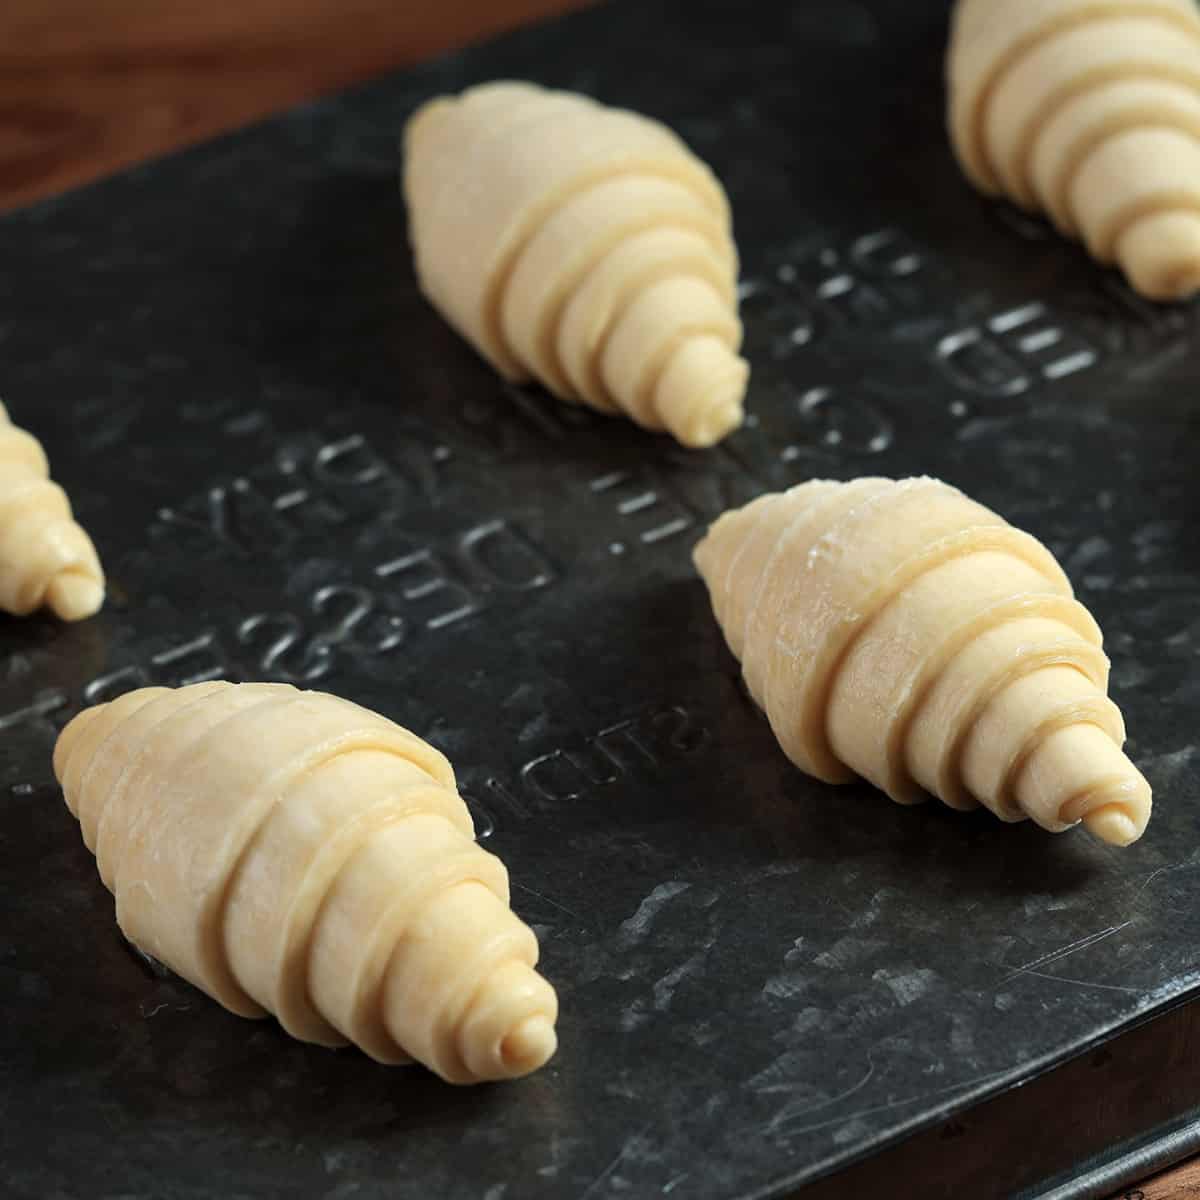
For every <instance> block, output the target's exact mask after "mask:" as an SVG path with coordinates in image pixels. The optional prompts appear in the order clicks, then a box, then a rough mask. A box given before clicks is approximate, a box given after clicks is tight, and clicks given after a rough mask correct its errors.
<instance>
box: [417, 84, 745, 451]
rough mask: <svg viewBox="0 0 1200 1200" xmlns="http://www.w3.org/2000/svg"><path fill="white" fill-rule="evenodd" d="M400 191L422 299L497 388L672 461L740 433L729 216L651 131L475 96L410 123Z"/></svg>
mask: <svg viewBox="0 0 1200 1200" xmlns="http://www.w3.org/2000/svg"><path fill="white" fill-rule="evenodd" d="M404 189H405V195H406V198H407V201H408V211H409V224H410V236H411V240H412V245H413V251H414V255H415V258H416V267H417V276H418V279H419V280H420V283H421V287H422V289H423V291H424V292H425V294H426V295H427V296H428V297H429V299H430V300H431V301H432V302H433V303H434V305H436V306H437V308H438V309H439V310H440V311H441V312H442V314H443V315H444V316H445V317H446V319H447V320H448V321H449V322H450V323H451V324H452V325H453V326H454V327H455V328H456V329H457V330H458V331H459V333H461V334H462V335H463V337H465V338H466V339H467V340H468V341H469V342H471V343H472V344H473V345H474V346H475V347H476V349H477V350H478V351H479V352H480V353H481V354H482V355H483V356H484V357H485V358H487V359H488V360H489V361H490V362H491V363H492V364H493V365H494V366H495V367H496V369H497V370H498V371H500V372H501V374H503V375H504V376H505V377H506V378H508V379H511V380H517V381H522V380H528V379H536V380H538V381H539V382H541V383H542V384H544V385H545V386H546V387H547V388H548V389H549V390H550V391H551V392H553V393H554V394H555V395H556V396H558V397H560V398H561V399H564V400H573V401H581V402H583V403H585V404H588V405H590V406H591V407H593V408H596V409H599V410H601V411H604V412H620V413H624V414H625V415H626V416H627V417H629V418H631V419H632V420H634V421H636V422H637V423H638V424H639V425H642V426H644V427H645V428H647V429H654V430H664V429H665V430H669V431H670V432H671V433H672V434H674V436H675V437H676V438H678V440H679V441H680V442H682V443H683V444H684V445H687V446H710V445H712V444H713V443H714V442H717V441H719V440H720V439H721V438H723V437H724V436H725V435H726V434H727V433H729V432H730V431H731V430H733V429H735V428H736V427H737V426H738V425H740V424H741V421H742V415H743V414H742V402H743V398H744V396H745V391H746V382H747V379H748V377H749V367H748V366H747V364H746V362H745V361H744V360H743V359H742V358H740V357H739V356H738V349H739V347H740V346H741V340H742V327H741V323H740V322H739V320H738V315H737V271H738V263H737V250H736V247H735V246H734V243H733V238H732V234H731V231H730V216H729V203H728V200H727V199H726V196H725V193H724V191H723V190H722V188H721V185H720V183H719V182H718V181H717V179H716V177H715V176H714V175H713V173H712V172H711V171H710V170H709V169H708V167H706V166H705V165H704V164H703V163H702V162H701V161H700V160H699V159H698V158H696V156H695V155H694V154H692V153H691V151H690V150H688V148H687V147H686V146H685V145H684V143H683V142H682V141H681V140H680V139H679V138H678V137H677V136H676V135H675V134H674V133H672V132H671V131H670V130H669V129H667V128H666V126H664V125H661V124H659V123H658V122H657V121H652V120H650V119H648V118H647V117H643V116H639V115H638V114H636V113H632V112H627V111H625V110H623V109H615V108H607V107H605V106H603V105H601V104H597V103H596V102H595V101H593V100H590V99H588V98H587V97H585V96H578V95H574V94H573V93H570V92H555V91H547V90H545V89H543V88H540V87H537V86H536V85H534V84H530V83H518V82H500V83H490V84H483V85H481V86H479V87H475V88H471V89H469V90H468V91H465V92H463V93H462V94H461V95H459V96H455V97H443V98H439V99H437V100H433V101H430V102H429V103H428V104H426V105H424V106H423V107H422V108H420V109H419V110H418V111H417V112H416V113H415V114H414V116H413V117H412V119H411V120H410V121H409V123H408V126H407V128H406V129H405V134H404Z"/></svg>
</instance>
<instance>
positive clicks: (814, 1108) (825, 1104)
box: [767, 1051, 875, 1133]
mask: <svg viewBox="0 0 1200 1200" xmlns="http://www.w3.org/2000/svg"><path fill="white" fill-rule="evenodd" d="M874 1074H875V1060H874V1059H873V1058H872V1057H871V1054H870V1052H869V1051H868V1052H867V1070H866V1074H865V1075H863V1077H862V1078H861V1079H860V1080H859V1081H858V1082H857V1083H854V1084H852V1085H851V1086H850V1087H848V1088H847V1089H846V1090H845V1091H844V1092H839V1093H838V1095H836V1096H831V1097H830V1098H829V1099H828V1100H821V1101H819V1102H818V1103H816V1104H809V1105H806V1106H805V1107H804V1108H801V1109H798V1110H796V1111H794V1112H788V1111H787V1110H786V1109H785V1110H784V1111H783V1112H782V1113H780V1114H778V1115H777V1116H776V1117H775V1118H774V1120H772V1121H771V1123H770V1124H769V1125H768V1126H767V1129H768V1131H769V1132H771V1133H775V1132H776V1131H777V1130H778V1129H779V1128H780V1126H784V1125H787V1124H788V1122H790V1121H794V1120H795V1119H796V1118H797V1117H807V1116H809V1115H810V1114H811V1113H815V1112H820V1111H821V1110H822V1109H825V1108H832V1107H833V1105H835V1104H841V1102H842V1101H843V1100H848V1099H849V1098H850V1097H851V1096H853V1095H854V1094H855V1092H861V1091H862V1090H863V1088H865V1087H866V1086H867V1084H868V1083H870V1082H871V1079H872V1077H873V1076H874ZM801 1132H803V1131H801Z"/></svg>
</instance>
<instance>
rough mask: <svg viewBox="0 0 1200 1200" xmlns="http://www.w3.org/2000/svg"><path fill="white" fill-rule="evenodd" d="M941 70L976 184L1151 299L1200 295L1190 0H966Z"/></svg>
mask: <svg viewBox="0 0 1200 1200" xmlns="http://www.w3.org/2000/svg"><path fill="white" fill-rule="evenodd" d="M947 73H948V76H949V91H950V130H951V137H952V140H953V142H954V148H955V151H956V153H957V155H958V158H959V161H960V162H961V164H962V167H963V170H964V171H965V172H966V173H967V175H968V176H969V177H970V179H971V181H972V182H973V183H974V184H975V185H976V187H978V188H980V189H981V190H983V191H985V192H989V193H999V192H1003V193H1005V194H1006V195H1008V196H1009V197H1010V198H1011V199H1012V200H1014V201H1015V202H1016V203H1018V204H1020V205H1022V206H1023V207H1025V208H1028V209H1041V210H1043V211H1045V212H1046V213H1047V214H1048V215H1049V216H1050V217H1051V219H1052V220H1053V221H1054V223H1055V224H1056V225H1057V226H1058V228H1059V229H1060V230H1061V231H1062V232H1063V233H1065V234H1069V235H1076V234H1077V235H1079V236H1081V237H1082V238H1083V240H1084V242H1085V243H1086V244H1087V247H1088V250H1089V251H1090V252H1091V253H1092V254H1093V255H1094V256H1095V257H1096V258H1098V259H1099V260H1100V261H1101V262H1105V263H1108V262H1112V261H1114V260H1115V261H1116V262H1117V263H1119V264H1120V266H1121V268H1122V270H1124V272H1125V274H1126V275H1127V276H1128V278H1129V281H1130V283H1132V285H1133V286H1134V287H1135V288H1136V289H1137V290H1138V291H1140V292H1142V293H1143V294H1145V295H1147V296H1150V297H1152V298H1154V299H1156V300H1170V299H1176V298H1179V297H1183V296H1187V295H1190V294H1191V293H1192V292H1194V291H1195V290H1196V289H1197V288H1200V140H1198V139H1200V13H1198V12H1197V10H1196V5H1195V3H1194V2H1193V0H1110V2H1101V0H958V7H957V8H956V10H955V14H954V27H953V33H952V36H951V41H950V52H949V57H948V62H947Z"/></svg>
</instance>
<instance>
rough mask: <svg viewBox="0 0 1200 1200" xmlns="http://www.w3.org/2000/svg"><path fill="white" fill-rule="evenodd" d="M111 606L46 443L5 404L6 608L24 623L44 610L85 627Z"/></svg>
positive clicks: (2, 528) (2, 545)
mask: <svg viewBox="0 0 1200 1200" xmlns="http://www.w3.org/2000/svg"><path fill="white" fill-rule="evenodd" d="M103 603H104V572H103V570H102V569H101V567H100V559H99V558H98V557H97V555H96V548H95V546H93V545H92V541H91V538H89V537H88V535H87V534H86V533H85V532H84V531H83V529H82V528H81V526H80V525H79V524H78V522H77V521H76V520H75V518H74V516H73V515H72V513H71V502H70V500H68V499H67V494H66V492H64V491H63V490H62V488H61V487H59V486H58V484H56V483H54V482H53V481H52V480H51V479H50V466H49V463H48V462H47V461H46V454H45V451H44V450H43V449H42V444H41V443H40V442H39V441H38V440H37V438H35V437H34V436H33V434H31V433H27V432H26V431H25V430H24V429H18V428H17V426H15V425H14V424H13V423H12V421H11V420H10V418H9V415H8V410H7V409H6V408H5V407H4V405H3V404H0V609H3V610H4V611H5V612H9V613H12V614H13V616H17V617H24V616H27V615H28V614H29V613H31V612H33V611H34V610H35V609H38V608H41V607H42V606H43V605H45V606H46V607H47V608H49V609H50V610H51V611H52V612H53V613H54V614H55V615H56V616H58V617H60V618H61V619H62V620H64V621H79V620H82V619H83V618H84V617H90V616H92V615H93V614H94V613H96V612H98V611H99V609H100V606H101V605H102V604H103Z"/></svg>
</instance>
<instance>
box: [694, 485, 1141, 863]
mask: <svg viewBox="0 0 1200 1200" xmlns="http://www.w3.org/2000/svg"><path fill="white" fill-rule="evenodd" d="M695 558H696V565H697V567H698V568H699V571H700V574H701V575H702V576H703V578H704V581H705V583H706V584H707V586H708V590H709V593H710V595H711V598H712V604H713V609H714V611H715V613H716V617H717V620H718V622H719V623H720V625H721V628H722V630H723V631H724V634H725V638H726V640H727V642H728V643H729V647H730V649H731V650H732V651H733V653H734V654H735V655H736V656H737V658H738V659H739V660H740V661H741V664H742V671H743V673H744V675H745V679H746V683H747V686H748V687H749V690H750V692H751V694H752V695H753V697H754V699H755V700H756V701H757V703H758V704H759V705H760V706H761V707H762V708H763V709H765V711H766V714H767V717H768V718H769V720H770V722H771V727H772V729H773V730H774V732H775V735H776V737H777V738H778V739H779V742H780V744H781V746H782V747H783V749H784V751H785V752H786V753H787V755H788V757H789V758H790V759H791V760H792V761H793V762H794V763H795V764H796V765H797V766H799V767H800V768H801V769H802V770H804V771H807V772H808V773H809V774H811V775H815V776H816V777H817V778H818V779H823V780H826V781H828V782H830V783H842V782H846V781H849V780H851V779H853V778H854V776H855V775H859V776H862V777H864V778H866V779H868V780H870V781H871V782H872V783H874V784H875V785H876V786H877V787H879V788H881V789H882V790H883V791H885V792H887V793H888V795H889V796H891V797H892V798H893V799H894V800H898V801H899V802H900V803H902V804H909V803H913V802H915V801H917V800H920V799H921V798H923V796H924V794H925V793H926V792H932V793H933V794H934V795H937V796H939V797H940V798H941V799H942V800H943V801H945V803H946V804H948V805H950V806H952V807H954V808H969V807H973V806H974V805H976V804H978V803H982V804H984V805H986V806H987V807H988V808H989V809H991V811H992V812H994V813H995V814H996V815H997V816H998V817H1000V819H1001V820H1004V821H1019V820H1023V819H1024V818H1026V817H1029V818H1032V819H1033V820H1034V821H1036V822H1037V824H1039V825H1040V826H1042V827H1043V828H1044V829H1049V830H1053V831H1058V830H1062V829H1066V828H1067V827H1068V826H1070V825H1072V824H1074V823H1075V822H1077V821H1080V820H1082V822H1083V824H1084V825H1085V826H1086V827H1087V828H1088V829H1089V830H1090V831H1091V832H1092V833H1093V834H1095V835H1096V836H1097V837H1099V838H1102V839H1103V840H1104V841H1107V842H1112V843H1114V844H1116V845H1125V844H1127V843H1129V842H1132V841H1134V840H1135V839H1136V838H1138V837H1140V836H1141V834H1142V832H1143V830H1144V829H1145V827H1146V822H1147V821H1148V820H1149V817H1150V787H1149V784H1147V782H1146V780H1145V779H1144V778H1143V777H1142V775H1141V774H1140V773H1139V772H1138V770H1137V768H1136V767H1134V765H1133V764H1132V763H1131V762H1130V761H1129V759H1128V758H1126V756H1125V754H1124V753H1123V752H1122V750H1121V745H1122V743H1123V742H1124V740H1125V727H1124V723H1123V721H1122V719H1121V714H1120V711H1119V710H1118V709H1117V707H1116V705H1115V704H1113V702H1112V701H1111V700H1109V699H1108V697H1107V695H1106V694H1105V693H1106V688H1107V684H1108V660H1107V658H1106V657H1105V656H1104V653H1103V652H1102V650H1101V636H1100V630H1099V629H1098V628H1097V626H1096V623H1095V621H1094V620H1093V619H1092V617H1091V615H1090V614H1089V613H1088V611H1087V609H1085V608H1084V607H1083V605H1081V604H1080V603H1079V602H1078V601H1077V600H1075V599H1074V598H1073V596H1072V592H1071V585H1070V583H1069V582H1068V580H1067V578H1066V576H1065V575H1064V574H1063V572H1062V569H1061V568H1060V567H1059V565H1058V564H1057V562H1055V560H1054V558H1053V556H1052V555H1051V554H1050V552H1049V551H1048V550H1047V549H1046V548H1045V547H1044V546H1043V545H1042V544H1041V543H1040V542H1038V541H1037V540H1036V539H1035V538H1033V537H1031V536H1030V535H1029V534H1027V533H1022V532H1021V531H1020V530H1018V529H1015V528H1013V527H1012V526H1011V525H1009V524H1007V523H1006V522H1005V521H1004V520H1003V519H1002V518H1001V517H999V516H997V515H996V514H995V513H993V512H991V511H990V510H988V509H986V508H984V507H983V506H982V505H980V504H976V503H975V502H974V501H972V500H969V499H968V498H967V497H966V496H964V495H963V494H962V493H961V492H959V491H957V490H956V489H954V488H952V487H950V486H948V485H947V484H944V483H941V482H939V481H937V480H935V479H927V478H921V479H904V480H900V481H898V482H897V481H893V480H890V479H871V478H868V479H857V480H854V481H853V482H851V483H835V482H830V481H825V480H817V481H813V482H810V483H805V484H802V485H800V486H799V487H795V488H792V489H791V490H790V491H787V492H782V493H776V494H771V495H766V496H762V497H760V498H759V499H757V500H754V501H752V502H751V503H750V504H748V505H746V506H745V507H744V508H740V509H736V510H733V511H730V512H727V513H726V514H724V515H723V516H722V517H720V518H719V519H718V520H717V521H716V523H715V524H714V525H713V526H712V528H711V529H710V530H709V532H708V535H707V536H706V537H705V538H704V540H703V541H702V542H701V543H700V545H699V546H698V547H697V549H696V553H695Z"/></svg>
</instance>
